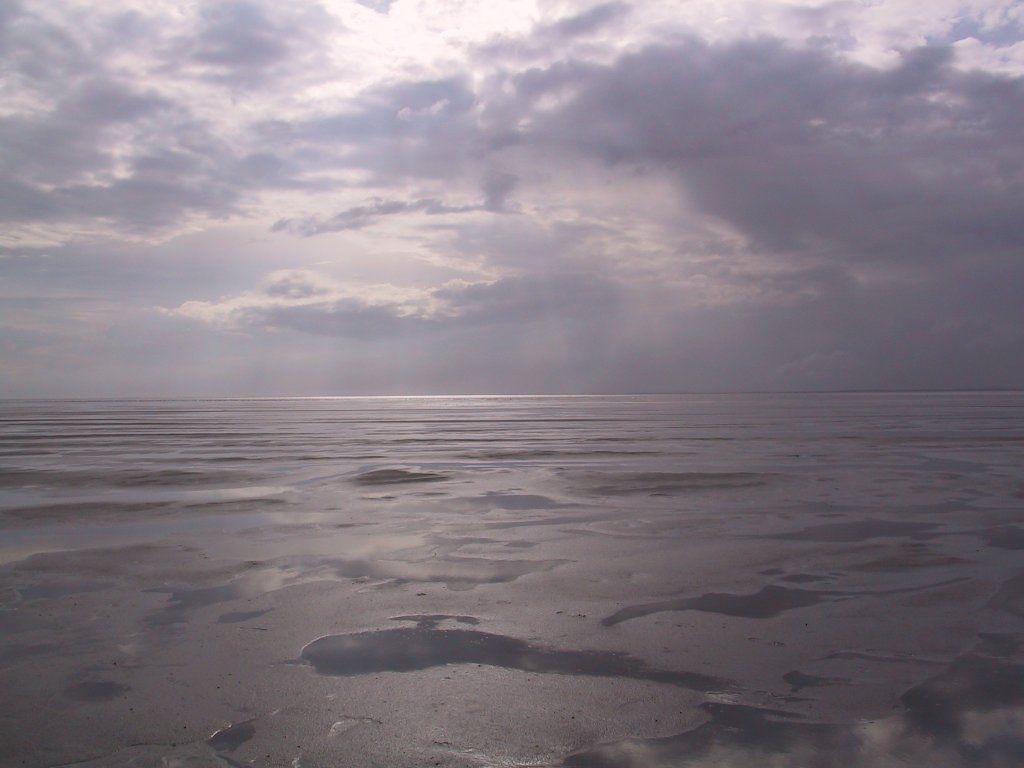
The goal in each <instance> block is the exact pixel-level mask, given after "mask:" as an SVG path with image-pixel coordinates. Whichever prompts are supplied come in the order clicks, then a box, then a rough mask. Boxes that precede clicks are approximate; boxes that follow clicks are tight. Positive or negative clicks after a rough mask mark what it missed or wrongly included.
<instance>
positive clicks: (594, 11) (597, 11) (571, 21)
mask: <svg viewBox="0 0 1024 768" xmlns="http://www.w3.org/2000/svg"><path fill="white" fill-rule="evenodd" d="M629 11H630V7H629V5H628V4H626V3H621V2H609V3H601V4H600V5H595V6H594V7H593V8H588V9H587V10H585V11H583V12H581V13H578V14H576V15H575V16H568V17H566V18H564V19H559V20H558V21H556V22H553V23H551V24H547V25H543V26H541V27H540V28H539V29H537V30H536V32H535V34H537V35H538V36H540V37H541V38H544V39H546V40H547V39H551V38H567V37H577V36H579V35H587V34H590V33H591V32H596V31H597V30H598V29H601V28H603V27H605V26H607V25H608V24H609V23H611V22H612V21H615V20H617V19H620V18H622V17H623V16H625V15H626V14H627V13H629Z"/></svg>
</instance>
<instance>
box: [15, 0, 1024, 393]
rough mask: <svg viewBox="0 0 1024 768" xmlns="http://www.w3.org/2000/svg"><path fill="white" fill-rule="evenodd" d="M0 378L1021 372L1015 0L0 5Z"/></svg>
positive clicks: (872, 378)
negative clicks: (0, 69)
mask: <svg viewBox="0 0 1024 768" xmlns="http://www.w3.org/2000/svg"><path fill="white" fill-rule="evenodd" d="M0 66H2V72H0V219H2V226H0V396H117V395H129V396H135V395H157V396H160V395H276V394H295V395H314V394H402V393H423V394H435V393H450V392H451V393H490V392H493V393H516V392H521V393H532V392H590V393H593V392H671V391H708V390H780V389H781V390H788V389H801V390H802V389H847V388H872V389H874V388H900V389H902V388H963V387H982V388H983V387H1021V386H1024V3H1020V2H1019V1H1018V0H959V1H954V0H930V1H929V2H922V1H921V0H891V1H886V0H876V1H873V2H868V1H867V0H837V1H836V2H804V1H802V0H791V1H785V2H784V1H782V0H778V1H776V2H770V1H769V0H721V1H712V0H691V1H689V2H683V1H682V0H678V1H677V2H657V1H653V2H633V3H627V2H607V3H600V4H592V3H575V2H562V1H560V0H559V1H549V0H535V1H531V0H509V1H508V2H505V1H504V0H476V1H475V2H469V1H468V0H467V1H466V2H461V1H460V0H392V1H391V2H388V0H362V1H361V2H351V1H348V0H324V2H321V3H316V2H280V1H279V0H277V1H271V0H266V1H264V0H250V1H246V2H230V1H225V2H219V1H217V2H215V1H213V0H210V1H209V2H187V1H186V0H169V1H168V2H162V1H161V0H129V1H126V2H122V1H121V0H104V1H103V2H96V0H88V1H87V2H76V1H75V0H61V2H32V1H26V2H23V3H18V2H4V1H3V0H0Z"/></svg>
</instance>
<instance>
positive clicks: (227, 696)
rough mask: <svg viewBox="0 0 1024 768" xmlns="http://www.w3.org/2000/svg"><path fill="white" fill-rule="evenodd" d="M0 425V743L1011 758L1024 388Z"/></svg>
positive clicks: (412, 762) (330, 408) (12, 746)
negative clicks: (1014, 391)
mask: <svg viewBox="0 0 1024 768" xmlns="http://www.w3.org/2000/svg"><path fill="white" fill-rule="evenodd" d="M0 452H2V462H0V507H2V515H0V526H2V527H0V541H2V544H0V561H2V565H0V745H2V749H0V765H3V766H8V765H10V766H57V765H81V766H149V765H164V766H204V765H211V766H214V765H250V764H251V765H267V766H278V765H280V766H306V767H308V768H312V767H315V766H323V767H324V768H327V767H328V766H348V765H353V766H354V765H359V766H421V765H443V766H481V765H483V766H491V765H494V766H497V765H501V766H518V765H523V766H559V765H569V766H628V767H630V768H632V767H634V766H636V767H639V766H670V765H681V766H686V765H693V766H710V765H714V766H748V765H761V764H769V765H772V766H794V767H795V766H805V765H815V766H836V768H839V767H840V766H845V767H853V768H858V767H859V766H864V767H865V768H866V767H867V766H879V765H890V764H891V765H911V766H917V765H920V766H948V767H950V768H957V767H959V766H964V767H965V768H966V766H1004V765H1014V764H1018V763H1020V762H1021V761H1024V652H1022V650H1024V649H1022V641H1024V558H1022V557H1021V549H1024V498H1022V493H1024V491H1022V483H1024V471H1022V469H1021V467H1022V466H1024V462H1022V459H1024V396H1021V395H1016V394H987V395H986V394H973V395H870V396H869V395H829V396H825V395H822V396H772V397H769V396H761V397H725V396H718V397H712V396H707V397H689V398H668V397H666V398H563V399H543V398H538V399H530V398H525V399H450V400H416V399H409V400H321V401H248V402H240V401H225V402H178V403H173V402H134V403H34V404H32V403H7V404H4V405H3V406H2V408H0ZM1018 524H1022V525H1020V526H1019V525H1018Z"/></svg>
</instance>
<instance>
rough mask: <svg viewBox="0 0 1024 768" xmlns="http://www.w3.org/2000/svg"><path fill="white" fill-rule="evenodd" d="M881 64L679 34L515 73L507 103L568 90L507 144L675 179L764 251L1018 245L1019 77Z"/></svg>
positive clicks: (938, 61)
mask: <svg viewBox="0 0 1024 768" xmlns="http://www.w3.org/2000/svg"><path fill="white" fill-rule="evenodd" d="M951 55H952V54H951V52H950V51H949V50H948V49H945V48H941V47H939V48H934V47H929V48H922V49H916V50H913V51H910V52H907V53H906V54H905V56H904V58H903V61H902V63H901V64H900V65H899V66H897V67H895V68H893V69H891V70H880V69H874V68H870V67H867V66H859V65H855V64H852V63H849V62H844V61H840V60H838V59H836V58H834V57H831V56H828V55H824V54H821V53H817V52H814V51H810V50H797V49H792V48H787V47H786V46H784V45H782V44H781V43H779V42H777V41H772V40H758V41H753V42H743V43H738V44H730V45H719V46H713V45H709V44H706V43H704V42H701V41H699V40H696V39H689V40H686V41H683V42H681V43H680V44H678V45H673V46H671V47H651V48H648V49H645V50H643V51H641V52H639V53H636V54H631V55H627V56H624V57H623V58H621V59H620V60H618V61H617V62H615V63H614V64H612V65H610V66H597V65H555V66H552V67H550V68H548V69H545V70H533V71H530V72H527V73H525V74H523V75H521V76H518V77H517V78H516V79H517V83H518V85H519V92H520V96H521V98H523V99H524V100H525V101H526V104H525V105H524V106H523V111H524V112H525V113H526V114H530V113H531V111H532V104H533V103H535V101H536V100H537V99H539V98H541V97H542V96H544V95H545V94H548V93H551V92H559V93H564V92H566V89H568V92H569V93H570V94H571V97H570V98H568V99H567V100H565V101H564V102H563V104H562V106H561V107H560V108H559V109H558V110H556V111H554V112H551V113H549V114H546V115H545V116H543V117H538V118H536V120H535V122H536V123H537V125H536V127H535V128H534V129H533V130H532V131H531V132H530V134H529V135H528V136H527V137H524V138H523V139H522V141H524V142H527V141H528V142H533V143H551V144H554V145H557V146H561V147H563V148H564V150H565V151H567V152H572V153H574V154H579V153H582V154H584V155H590V156H593V157H596V158H600V159H602V160H603V161H604V162H606V163H610V164H618V165H627V164H628V165H634V166H639V167H642V168H646V169H648V170H649V171H652V172H658V171H659V170H666V171H669V172H671V173H674V174H676V175H677V177H678V178H679V179H680V181H681V183H682V185H683V187H684V188H685V190H686V193H687V195H688V197H689V198H690V199H691V200H692V201H693V202H694V203H695V204H696V205H697V206H699V207H700V208H701V209H703V210H704V211H705V212H707V213H710V214H713V215H715V216H718V217H721V218H723V219H725V220H726V221H728V222H730V223H731V224H733V225H734V226H736V227H737V228H739V229H740V230H741V231H742V232H744V233H745V234H747V235H748V236H749V237H750V238H751V239H752V240H753V241H754V247H755V248H758V249H767V250H770V251H792V250H804V251H814V252H820V253H823V254H825V255H827V256H828V257H829V258H856V259H879V258H885V259H896V260H903V259H913V258H917V259H928V258H932V257H940V256H950V257H953V256H961V255H963V254H965V253H970V252H977V251H982V252H985V251H993V250H1001V249H1013V248H1019V247H1020V246H1021V244H1024V152H1022V151H1021V144H1020V141H1019V116H1020V114H1024V82H1022V80H1021V79H1019V78H1009V77H1000V76H996V75H991V74H984V73H979V72H974V73H963V72H960V71H958V70H955V69H953V68H952V67H951V66H949V59H950V56H951Z"/></svg>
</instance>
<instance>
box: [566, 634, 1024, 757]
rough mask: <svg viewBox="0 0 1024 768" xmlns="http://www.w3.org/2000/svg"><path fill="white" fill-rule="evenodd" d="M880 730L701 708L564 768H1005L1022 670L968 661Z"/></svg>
mask: <svg viewBox="0 0 1024 768" xmlns="http://www.w3.org/2000/svg"><path fill="white" fill-rule="evenodd" d="M900 701H901V704H902V705H903V707H904V711H903V712H901V713H900V714H898V715H894V716H892V717H888V718H885V719H883V720H879V721H875V722H860V723H855V724H839V723H816V722H810V721H808V720H806V719H804V718H803V717H801V716H800V715H796V714H793V713H788V712H782V711H779V710H771V709H762V708H758V707H747V706H740V705H735V704H721V703H707V704H704V705H703V709H704V711H705V712H706V713H707V715H708V716H709V718H710V719H709V720H708V722H706V723H704V724H703V725H700V726H698V727H696V728H694V729H693V730H690V731H685V732H683V733H680V734H677V735H675V736H668V737H664V738H655V739H628V740H625V741H621V742H616V743H612V744H605V745H601V746H598V747H595V748H593V749H588V750H585V751H583V752H579V753H576V754H574V755H570V756H569V757H568V758H566V760H565V763H564V765H565V766H566V768H662V767H665V768H667V767H668V766H694V767H695V768H696V767H697V766H700V767H701V768H704V767H705V766H716V767H718V768H748V767H749V766H762V765H764V766H772V768H805V767H806V766H814V767H815V768H880V767H881V766H922V768H923V766H928V768H1008V767H1009V766H1017V765H1021V764H1024V710H1022V709H1021V706H1022V705H1024V666H1021V665H1019V664H1014V663H1011V662H1009V661H1007V660H1006V659H1001V658H992V657H987V656H983V655H981V654H979V653H972V654H968V655H966V656H962V657H960V658H958V659H956V660H955V661H954V662H953V663H952V664H950V665H949V667H948V668H947V669H946V670H945V671H944V672H942V673H940V674H938V675H936V676H935V677H932V678H931V679H929V680H926V681H925V682H924V683H922V684H920V685H918V686H915V687H914V688H912V689H910V690H909V691H908V692H907V693H906V694H904V695H903V697H902V698H901V700H900Z"/></svg>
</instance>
